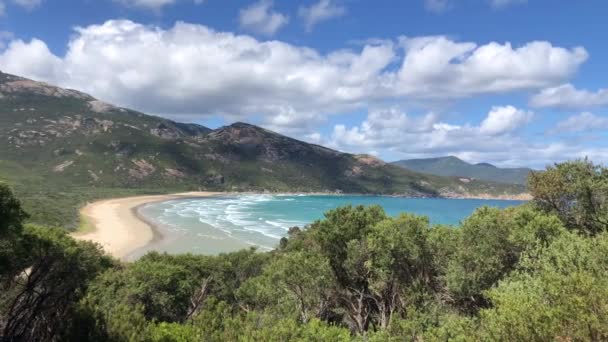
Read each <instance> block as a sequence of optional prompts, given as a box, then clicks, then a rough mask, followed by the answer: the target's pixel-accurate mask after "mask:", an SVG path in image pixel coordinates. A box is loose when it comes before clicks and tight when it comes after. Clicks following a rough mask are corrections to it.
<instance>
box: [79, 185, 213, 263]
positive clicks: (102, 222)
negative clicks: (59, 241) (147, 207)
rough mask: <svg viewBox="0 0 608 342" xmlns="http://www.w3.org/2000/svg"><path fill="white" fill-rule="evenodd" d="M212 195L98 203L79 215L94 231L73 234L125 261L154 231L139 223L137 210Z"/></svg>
mask: <svg viewBox="0 0 608 342" xmlns="http://www.w3.org/2000/svg"><path fill="white" fill-rule="evenodd" d="M218 194H219V193H215V192H186V193H179V194H169V195H150V196H136V197H126V198H115V199H107V200H101V201H98V202H93V203H90V204H88V205H86V206H85V207H84V208H82V210H81V214H82V215H83V216H84V218H85V219H86V220H89V222H90V224H92V225H93V227H94V231H92V232H87V233H74V234H73V235H72V236H73V237H74V238H75V239H78V240H88V241H93V242H96V243H98V244H100V245H101V246H102V247H103V249H104V250H105V251H106V252H107V253H108V254H110V255H112V256H114V257H116V258H118V259H122V260H125V258H126V257H127V256H128V255H129V254H130V253H131V252H133V251H135V250H137V249H139V248H142V247H144V246H146V245H147V244H149V243H150V242H152V241H153V240H154V238H155V231H154V230H153V228H152V227H151V226H150V225H149V224H148V223H146V222H144V221H143V220H141V219H140V218H139V217H138V216H137V213H136V212H135V210H136V208H137V207H139V206H141V205H144V204H147V203H153V202H161V201H168V200H172V199H178V198H196V197H209V196H214V195H218Z"/></svg>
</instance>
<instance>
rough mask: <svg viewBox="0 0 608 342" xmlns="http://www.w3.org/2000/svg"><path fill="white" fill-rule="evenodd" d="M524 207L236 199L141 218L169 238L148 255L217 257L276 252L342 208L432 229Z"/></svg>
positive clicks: (184, 203)
mask: <svg viewBox="0 0 608 342" xmlns="http://www.w3.org/2000/svg"><path fill="white" fill-rule="evenodd" d="M521 203H522V202H520V201H498V200H474V199H435V198H432V199H431V198H401V197H385V196H310V195H235V196H219V197H210V198H196V199H179V200H172V201H166V202H160V203H151V204H148V205H145V206H143V207H141V208H140V209H139V214H140V215H142V216H143V217H145V218H146V219H147V220H149V221H151V222H153V223H155V224H157V225H158V226H159V228H160V232H161V234H162V235H163V236H164V237H166V239H165V240H164V241H163V242H162V243H158V244H155V245H152V246H150V247H148V248H146V249H144V250H141V251H139V252H138V253H137V254H139V255H141V254H142V253H144V252H146V251H147V250H151V249H154V250H160V251H166V252H169V253H184V252H192V253H198V254H218V253H221V252H227V251H233V250H238V249H241V248H246V247H248V246H257V247H258V248H260V249H262V250H269V249H272V248H274V247H275V246H276V245H277V244H278V242H279V240H280V238H281V237H283V236H285V235H286V233H287V230H288V229H289V228H290V227H293V226H299V227H303V226H305V225H307V224H309V223H312V222H314V221H315V220H317V219H320V218H322V217H323V213H324V212H326V211H327V210H330V209H333V208H336V207H339V206H343V205H348V204H352V205H359V204H362V205H372V204H378V205H380V206H382V207H383V208H384V210H385V211H386V212H387V213H388V214H389V215H398V214H399V213H401V212H411V213H415V214H419V215H425V216H428V217H429V219H430V220H431V223H440V224H458V223H459V222H460V221H461V220H462V219H464V218H466V217H467V216H469V215H470V214H471V213H472V212H473V211H474V210H475V209H476V208H478V207H481V206H484V205H487V206H492V207H500V208H504V207H508V206H515V205H519V204H521Z"/></svg>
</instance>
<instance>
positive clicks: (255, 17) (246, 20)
mask: <svg viewBox="0 0 608 342" xmlns="http://www.w3.org/2000/svg"><path fill="white" fill-rule="evenodd" d="M272 5H273V2H272V0H260V1H258V2H256V3H254V4H252V5H251V6H249V7H247V8H245V9H243V10H241V13H240V15H239V23H240V25H241V27H243V28H246V29H249V30H251V31H253V32H256V33H261V34H265V35H269V36H270V35H273V34H275V33H276V32H277V31H278V30H279V29H280V28H281V27H283V26H285V25H287V23H288V22H289V18H288V17H287V16H286V15H283V14H281V13H278V12H275V11H272Z"/></svg>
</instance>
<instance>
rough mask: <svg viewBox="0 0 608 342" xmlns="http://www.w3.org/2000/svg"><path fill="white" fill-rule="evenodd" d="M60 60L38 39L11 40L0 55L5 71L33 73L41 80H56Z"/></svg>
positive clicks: (57, 78) (60, 77)
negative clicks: (26, 40)
mask: <svg viewBox="0 0 608 342" xmlns="http://www.w3.org/2000/svg"><path fill="white" fill-rule="evenodd" d="M62 64H63V63H62V61H61V59H60V58H58V57H56V56H55V55H53V54H52V53H51V51H50V50H49V49H48V47H47V45H46V44H45V43H44V42H43V41H41V40H38V39H33V40H32V41H30V42H29V43H25V42H23V41H21V40H15V41H12V42H11V43H10V44H9V45H8V47H7V48H6V50H5V51H4V52H3V53H2V54H1V55H0V66H1V69H2V70H3V71H5V72H11V73H14V74H17V75H26V76H28V75H35V76H36V78H39V79H42V80H50V81H57V80H59V79H62V78H63V75H60V74H59V73H60V71H61V67H62Z"/></svg>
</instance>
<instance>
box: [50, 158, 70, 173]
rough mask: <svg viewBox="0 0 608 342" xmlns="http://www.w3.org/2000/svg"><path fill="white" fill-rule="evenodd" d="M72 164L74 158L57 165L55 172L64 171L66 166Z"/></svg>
mask: <svg viewBox="0 0 608 342" xmlns="http://www.w3.org/2000/svg"><path fill="white" fill-rule="evenodd" d="M72 164H74V161H73V160H67V161H64V162H63V163H61V164H59V165H57V166H55V167H54V168H53V171H55V172H63V171H64V170H65V169H66V168H68V167H69V166H70V165H72Z"/></svg>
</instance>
